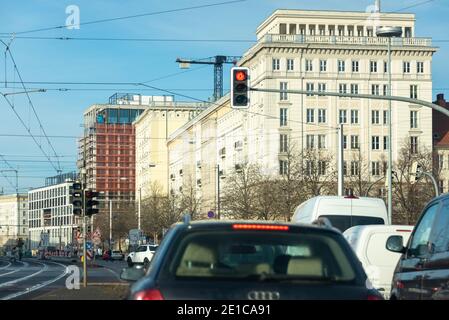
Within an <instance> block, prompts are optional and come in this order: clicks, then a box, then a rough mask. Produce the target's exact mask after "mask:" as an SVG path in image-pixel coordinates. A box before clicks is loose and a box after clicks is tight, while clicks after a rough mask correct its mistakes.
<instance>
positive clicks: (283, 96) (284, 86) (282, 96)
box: [279, 82, 288, 101]
mask: <svg viewBox="0 0 449 320" xmlns="http://www.w3.org/2000/svg"><path fill="white" fill-rule="evenodd" d="M279 87H280V91H281V92H280V97H279V98H280V100H281V101H285V100H287V99H288V95H287V92H285V90H288V89H287V82H280V83H279ZM283 91H284V92H283Z"/></svg>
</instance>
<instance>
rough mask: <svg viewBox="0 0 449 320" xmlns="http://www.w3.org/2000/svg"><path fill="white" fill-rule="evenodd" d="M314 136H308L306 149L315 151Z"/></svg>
mask: <svg viewBox="0 0 449 320" xmlns="http://www.w3.org/2000/svg"><path fill="white" fill-rule="evenodd" d="M314 137H315V136H314V135H313V134H308V135H306V147H307V149H313V148H315V141H314V140H315V139H314Z"/></svg>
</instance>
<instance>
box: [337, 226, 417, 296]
mask: <svg viewBox="0 0 449 320" xmlns="http://www.w3.org/2000/svg"><path fill="white" fill-rule="evenodd" d="M412 231H413V226H400V225H389V226H379V225H377V226H374V225H371V226H355V227H352V228H349V229H348V230H346V231H345V232H344V233H343V236H344V237H345V238H346V240H348V242H349V244H350V245H351V247H352V249H353V250H354V252H355V253H356V255H357V257H358V258H359V260H360V262H361V263H362V265H363V268H364V269H365V272H366V274H367V276H368V279H369V280H370V282H371V284H372V285H373V287H374V288H376V289H377V290H379V292H380V293H382V294H383V295H384V296H385V299H390V290H391V281H392V280H393V272H394V269H395V268H396V265H397V263H398V261H399V258H400V257H401V254H400V253H394V252H391V251H388V250H387V248H386V242H387V239H388V238H389V237H390V236H402V238H403V243H407V241H408V239H409V238H410V235H411V233H412Z"/></svg>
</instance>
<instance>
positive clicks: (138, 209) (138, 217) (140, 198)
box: [137, 188, 142, 241]
mask: <svg viewBox="0 0 449 320" xmlns="http://www.w3.org/2000/svg"><path fill="white" fill-rule="evenodd" d="M141 201H142V188H139V203H138V208H137V229H139V230H140V202H141ZM139 241H140V240H139Z"/></svg>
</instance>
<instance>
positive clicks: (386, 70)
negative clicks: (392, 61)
mask: <svg viewBox="0 0 449 320" xmlns="http://www.w3.org/2000/svg"><path fill="white" fill-rule="evenodd" d="M387 72H388V62H387V61H384V73H387Z"/></svg>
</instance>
